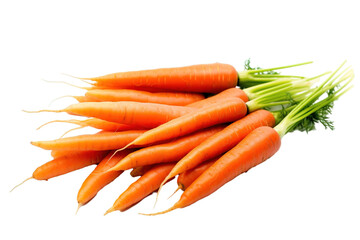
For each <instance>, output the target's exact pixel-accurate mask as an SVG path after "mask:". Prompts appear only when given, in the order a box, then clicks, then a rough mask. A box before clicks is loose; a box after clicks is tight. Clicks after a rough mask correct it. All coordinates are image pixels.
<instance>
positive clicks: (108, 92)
mask: <svg viewBox="0 0 360 240" xmlns="http://www.w3.org/2000/svg"><path fill="white" fill-rule="evenodd" d="M85 97H89V99H90V100H91V99H95V101H109V102H117V101H131V102H148V103H161V104H167V105H176V106H185V105H188V104H191V103H194V102H197V101H200V100H202V99H204V95H202V94H199V93H183V92H156V93H152V92H146V91H139V90H132V89H98V90H89V91H87V92H86V93H85Z"/></svg>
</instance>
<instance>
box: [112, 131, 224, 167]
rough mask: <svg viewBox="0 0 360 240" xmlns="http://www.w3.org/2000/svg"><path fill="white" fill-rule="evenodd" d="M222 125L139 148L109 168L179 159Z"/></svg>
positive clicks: (137, 165)
mask: <svg viewBox="0 0 360 240" xmlns="http://www.w3.org/2000/svg"><path fill="white" fill-rule="evenodd" d="M224 127H225V126H224V125H220V126H215V127H212V128H208V129H205V130H201V131H197V132H195V133H193V134H190V135H187V136H184V137H181V138H178V139H175V140H173V141H170V142H166V143H163V144H158V145H154V146H150V147H146V148H142V149H139V150H137V151H135V152H133V153H131V154H129V155H127V156H126V157H125V158H124V159H122V160H121V161H120V162H118V163H117V164H116V165H115V166H114V167H113V168H112V169H111V170H116V171H118V170H127V169H130V168H134V167H139V166H145V165H151V164H155V163H165V162H174V161H179V160H180V159H181V158H182V157H184V156H185V155H186V154H187V153H188V152H189V151H191V149H193V148H194V147H196V146H198V145H199V144H200V143H202V142H203V141H204V140H205V139H207V138H208V137H210V136H212V135H214V134H215V133H217V132H219V131H221V130H222V129H224Z"/></svg>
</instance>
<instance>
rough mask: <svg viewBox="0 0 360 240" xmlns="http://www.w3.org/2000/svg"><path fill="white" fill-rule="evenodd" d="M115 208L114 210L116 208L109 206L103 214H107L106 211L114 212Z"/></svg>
mask: <svg viewBox="0 0 360 240" xmlns="http://www.w3.org/2000/svg"><path fill="white" fill-rule="evenodd" d="M115 210H116V209H115V208H113V207H111V208H109V209H108V210H107V211H106V212H105V213H104V216H105V215H106V214H108V213H111V212H114V211H115Z"/></svg>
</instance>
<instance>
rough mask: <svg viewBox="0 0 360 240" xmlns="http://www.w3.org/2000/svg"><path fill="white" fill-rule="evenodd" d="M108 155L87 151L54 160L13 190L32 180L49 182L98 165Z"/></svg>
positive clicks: (42, 166) (101, 152)
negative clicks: (54, 178)
mask: <svg viewBox="0 0 360 240" xmlns="http://www.w3.org/2000/svg"><path fill="white" fill-rule="evenodd" d="M106 154H107V151H86V152H79V153H73V154H71V155H66V156H61V157H58V158H54V159H53V160H51V161H49V162H46V163H45V164H43V165H41V166H40V167H38V168H37V169H36V170H35V171H34V172H33V174H32V176H31V177H29V178H27V179H25V181H23V182H22V183H20V184H18V185H16V186H15V187H14V188H13V189H12V190H14V189H15V188H16V187H18V186H20V185H21V184H23V183H24V182H26V181H28V180H30V179H36V180H48V179H50V178H53V177H57V176H60V175H63V174H66V173H69V172H72V171H75V170H78V169H81V168H84V167H87V166H90V165H93V164H97V163H99V162H100V161H101V160H102V159H103V158H104V156H106ZM12 190H11V191H12Z"/></svg>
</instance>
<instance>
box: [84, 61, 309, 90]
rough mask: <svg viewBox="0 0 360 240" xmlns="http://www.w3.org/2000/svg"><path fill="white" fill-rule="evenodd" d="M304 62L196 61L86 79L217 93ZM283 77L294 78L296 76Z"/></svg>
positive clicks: (265, 78) (272, 76) (274, 76)
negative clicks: (259, 65)
mask: <svg viewBox="0 0 360 240" xmlns="http://www.w3.org/2000/svg"><path fill="white" fill-rule="evenodd" d="M307 63H309V62H307ZM307 63H302V64H296V65H289V66H284V67H278V68H271V69H252V70H245V71H243V72H239V73H238V72H237V71H236V70H235V68H234V67H233V66H231V65H229V64H222V63H214V64H199V65H192V66H186V67H179V68H162V69H153V70H143V71H132V72H120V73H114V74H109V75H105V76H101V77H95V78H87V79H89V80H92V81H95V82H96V83H95V84H94V85H95V86H107V87H121V88H131V87H134V86H135V87H150V88H154V89H165V90H175V91H178V90H179V89H181V91H184V92H201V93H218V92H221V91H223V90H225V89H228V88H233V87H235V86H237V85H239V86H242V85H244V84H246V83H247V82H251V83H252V84H254V83H255V82H256V81H261V82H267V81H272V80H274V79H278V78H281V77H282V76H281V75H279V74H260V73H264V72H269V71H272V70H276V69H282V68H289V67H294V66H300V65H303V64H307ZM286 77H294V78H296V76H286ZM246 85H248V84H246Z"/></svg>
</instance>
